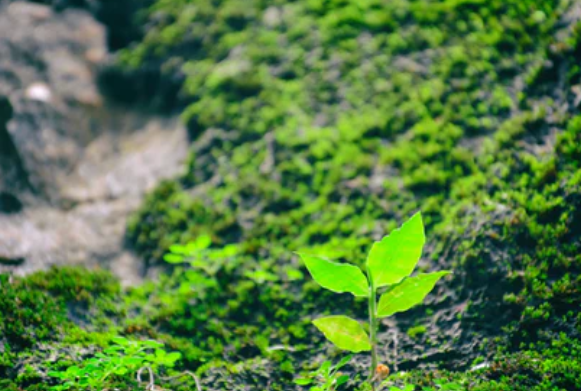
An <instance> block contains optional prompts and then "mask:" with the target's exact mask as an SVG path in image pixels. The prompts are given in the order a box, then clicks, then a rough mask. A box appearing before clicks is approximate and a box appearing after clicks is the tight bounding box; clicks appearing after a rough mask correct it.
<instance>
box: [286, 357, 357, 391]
mask: <svg viewBox="0 0 581 391" xmlns="http://www.w3.org/2000/svg"><path fill="white" fill-rule="evenodd" d="M352 357H353V355H349V356H346V357H344V358H343V359H341V361H339V362H338V363H337V365H335V366H334V367H333V366H331V361H325V362H324V363H323V364H321V366H320V367H319V369H317V370H316V371H313V372H311V373H309V374H308V375H307V376H306V377H302V378H298V379H296V380H295V383H296V384H298V385H300V386H311V388H309V390H310V391H335V390H337V389H338V388H339V387H340V386H341V385H343V384H345V383H347V381H349V375H343V374H341V373H340V372H339V369H341V368H342V367H344V366H345V365H347V364H348V363H349V361H350V360H351V358H352Z"/></svg>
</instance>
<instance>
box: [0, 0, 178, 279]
mask: <svg viewBox="0 0 581 391" xmlns="http://www.w3.org/2000/svg"><path fill="white" fill-rule="evenodd" d="M0 36H1V37H6V38H3V39H1V40H0V271H6V270H15V271H16V272H17V273H27V272H30V271H33V270H37V269H44V268H47V267H49V266H50V265H55V264H83V265H88V266H95V265H101V266H106V267H110V268H111V269H112V270H113V271H114V272H116V274H118V275H119V276H120V277H121V278H122V279H123V280H124V281H125V282H126V283H132V282H136V281H138V280H139V275H140V274H139V270H140V269H141V266H140V263H139V262H138V261H137V259H136V258H135V257H134V256H133V255H132V254H131V252H129V251H128V250H126V249H125V246H124V243H123V237H124V231H125V221H126V217H127V216H128V215H129V214H130V213H131V212H132V211H133V210H135V208H137V207H138V205H139V202H140V200H141V198H142V195H143V194H144V193H145V192H146V191H147V190H148V189H150V188H151V187H152V186H153V185H154V184H155V183H157V182H158V181H159V180H160V179H161V178H165V177H170V176H174V175H175V174H176V173H177V172H178V170H179V169H180V168H181V167H182V164H181V162H182V160H183V158H184V157H185V155H186V152H187V143H186V132H185V130H184V129H183V128H182V127H181V125H180V124H179V121H178V120H177V119H174V118H161V117H156V116H153V115H150V114H147V113H138V112H136V110H128V109H127V110H126V109H118V108H117V109H113V108H111V107H110V105H109V104H108V103H107V100H106V99H105V98H104V97H103V96H102V95H101V94H100V92H99V89H98V88H97V85H96V82H95V80H96V79H97V75H98V72H99V70H100V69H101V68H102V67H103V65H104V64H105V62H106V61H107V58H108V53H107V46H106V34H105V29H104V27H103V26H102V25H101V24H100V23H98V22H97V21H95V20H94V18H93V17H92V16H91V15H90V14H89V13H88V12H85V11H83V10H75V9H67V10H64V11H62V12H58V13H57V12H54V11H53V10H52V8H50V7H48V6H44V5H39V4H34V3H28V2H20V1H19V2H11V3H2V2H0Z"/></svg>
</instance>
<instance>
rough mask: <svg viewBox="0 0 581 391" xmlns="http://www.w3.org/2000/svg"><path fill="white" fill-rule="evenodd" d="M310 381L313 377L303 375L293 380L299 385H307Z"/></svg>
mask: <svg viewBox="0 0 581 391" xmlns="http://www.w3.org/2000/svg"><path fill="white" fill-rule="evenodd" d="M312 382H313V379H307V378H304V377H303V378H299V379H296V380H295V384H298V385H299V386H308V385H309V384H311V383H312Z"/></svg>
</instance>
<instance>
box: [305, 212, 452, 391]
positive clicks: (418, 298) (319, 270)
mask: <svg viewBox="0 0 581 391" xmlns="http://www.w3.org/2000/svg"><path fill="white" fill-rule="evenodd" d="M424 243H425V234H424V224H423V221H422V216H421V213H420V212H418V213H416V214H415V215H414V216H412V217H411V218H410V219H409V220H408V221H407V222H406V223H404V224H403V225H402V226H401V227H400V228H399V229H396V230H395V231H393V232H391V234H390V235H388V236H386V237H384V238H383V239H382V240H381V241H378V242H375V243H374V244H373V246H372V247H371V250H370V252H369V254H368V256H367V261H366V264H365V271H366V274H364V273H363V271H362V270H361V269H360V268H359V267H357V266H355V265H349V264H342V263H335V262H331V261H329V260H326V259H323V258H321V257H318V256H313V255H308V254H302V253H301V254H299V255H300V257H301V258H302V260H303V261H304V262H305V265H306V267H307V269H308V270H309V273H310V274H311V276H312V277H313V279H314V280H315V281H316V282H317V283H318V284H319V285H321V286H322V287H323V288H326V289H329V290H331V291H333V292H337V293H345V292H348V293H351V294H352V295H354V296H356V297H366V298H367V300H368V304H369V335H368V334H367V332H366V331H365V328H364V327H363V326H362V325H361V323H359V322H358V321H357V320H355V319H352V318H349V317H347V316H344V315H334V316H328V317H323V318H319V319H315V320H313V324H314V325H315V326H316V327H317V328H318V329H319V330H320V331H321V332H322V333H323V334H324V335H325V337H326V338H327V339H328V340H329V341H331V342H332V343H333V344H334V345H335V346H337V347H338V348H339V349H342V350H347V351H351V352H354V353H359V352H364V351H370V352H371V368H370V375H369V382H370V383H371V385H372V388H374V387H375V386H374V381H375V380H376V378H375V371H376V368H377V365H378V358H377V344H378V342H377V330H378V320H379V319H380V318H385V317H388V316H391V315H394V314H396V313H398V312H404V311H407V310H409V309H410V308H412V307H414V306H415V305H418V304H420V303H422V302H423V301H424V299H425V297H426V296H427V295H428V293H430V291H431V290H432V289H433V288H434V286H435V285H436V283H437V282H438V280H439V279H440V278H442V277H443V276H445V275H447V274H450V272H449V271H439V272H434V273H427V274H422V273H420V274H416V275H414V276H411V274H412V272H413V271H414V269H415V267H416V265H417V263H418V261H419V259H420V257H421V255H422V249H423V246H424ZM380 291H382V292H380ZM379 293H381V296H380V298H379V300H377V296H378V294H379Z"/></svg>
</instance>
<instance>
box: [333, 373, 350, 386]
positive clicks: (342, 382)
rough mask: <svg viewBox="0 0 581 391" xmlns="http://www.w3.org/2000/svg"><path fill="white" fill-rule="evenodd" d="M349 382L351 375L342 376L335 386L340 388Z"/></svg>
mask: <svg viewBox="0 0 581 391" xmlns="http://www.w3.org/2000/svg"><path fill="white" fill-rule="evenodd" d="M347 381H349V375H341V376H339V377H338V378H337V380H336V381H335V386H336V387H339V386H340V385H342V384H345V383H347Z"/></svg>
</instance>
